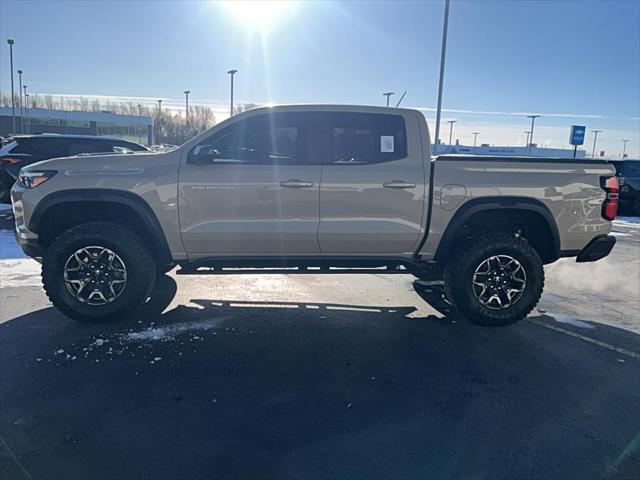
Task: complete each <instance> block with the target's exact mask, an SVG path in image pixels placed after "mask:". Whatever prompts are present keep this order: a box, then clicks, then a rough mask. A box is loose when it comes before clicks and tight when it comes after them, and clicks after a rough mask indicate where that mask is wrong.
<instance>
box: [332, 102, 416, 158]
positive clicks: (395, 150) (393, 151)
mask: <svg viewBox="0 0 640 480" xmlns="http://www.w3.org/2000/svg"><path fill="white" fill-rule="evenodd" d="M329 123H330V125H329V128H330V142H331V146H330V150H331V151H330V156H329V162H330V163H332V164H336V165H340V164H344V165H361V164H371V163H381V162H389V161H393V160H399V159H402V158H405V157H406V156H407V140H406V137H407V135H406V128H405V123H404V119H403V118H402V117H401V116H400V115H387V114H369V113H332V114H331V115H330V120H329Z"/></svg>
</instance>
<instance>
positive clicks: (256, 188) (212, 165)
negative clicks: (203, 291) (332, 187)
mask: <svg viewBox="0 0 640 480" xmlns="http://www.w3.org/2000/svg"><path fill="white" fill-rule="evenodd" d="M314 138H316V137H315V136H314V135H312V134H311V132H310V127H309V122H308V114H305V113H295V112H277V113H260V114H256V115H253V116H249V117H245V118H243V119H238V120H237V121H235V122H234V123H231V124H229V125H228V126H226V127H222V126H221V128H220V129H218V130H216V131H214V133H213V134H212V135H211V136H209V137H208V138H207V139H205V140H203V141H202V142H200V143H199V144H198V145H197V146H195V147H194V148H192V149H191V150H190V151H189V152H188V153H187V155H186V158H183V159H182V164H181V167H180V174H179V212H180V228H181V233H182V239H183V242H184V245H185V248H186V250H187V253H188V254H189V256H190V257H202V256H216V255H226V256H247V255H257V256H260V255H264V256H274V255H278V256H287V255H289V256H290V255H307V254H317V253H318V252H319V246H318V238H317V232H318V221H319V213H318V212H319V188H320V187H319V185H320V171H321V157H320V155H321V154H320V149H319V148H317V146H315V145H314V142H316V140H314Z"/></svg>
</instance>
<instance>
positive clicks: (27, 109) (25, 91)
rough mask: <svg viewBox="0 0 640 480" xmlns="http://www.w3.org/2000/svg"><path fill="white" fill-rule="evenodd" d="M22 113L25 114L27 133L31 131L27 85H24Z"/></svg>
mask: <svg viewBox="0 0 640 480" xmlns="http://www.w3.org/2000/svg"><path fill="white" fill-rule="evenodd" d="M24 103H25V105H24V113H25V115H26V116H27V133H29V132H30V131H31V125H30V120H31V118H30V117H29V94H28V93H27V86H26V85H24Z"/></svg>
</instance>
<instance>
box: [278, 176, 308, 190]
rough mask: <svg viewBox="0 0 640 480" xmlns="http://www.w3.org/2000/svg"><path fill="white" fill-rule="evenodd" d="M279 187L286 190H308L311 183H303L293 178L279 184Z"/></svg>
mask: <svg viewBox="0 0 640 480" xmlns="http://www.w3.org/2000/svg"><path fill="white" fill-rule="evenodd" d="M280 186H281V187H287V188H309V187H313V182H303V181H302V180H298V179H297V178H294V179H291V180H287V181H285V182H280Z"/></svg>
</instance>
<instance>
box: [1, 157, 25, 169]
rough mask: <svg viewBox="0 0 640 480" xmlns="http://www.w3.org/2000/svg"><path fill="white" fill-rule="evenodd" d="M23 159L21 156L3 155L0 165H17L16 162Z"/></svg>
mask: <svg viewBox="0 0 640 480" xmlns="http://www.w3.org/2000/svg"><path fill="white" fill-rule="evenodd" d="M21 161H22V159H21V158H11V157H3V158H0V166H3V167H6V166H8V165H15V164H16V163H20V162H21Z"/></svg>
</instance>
